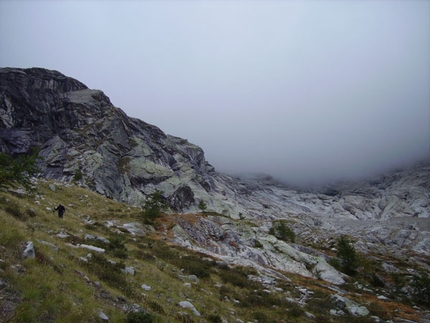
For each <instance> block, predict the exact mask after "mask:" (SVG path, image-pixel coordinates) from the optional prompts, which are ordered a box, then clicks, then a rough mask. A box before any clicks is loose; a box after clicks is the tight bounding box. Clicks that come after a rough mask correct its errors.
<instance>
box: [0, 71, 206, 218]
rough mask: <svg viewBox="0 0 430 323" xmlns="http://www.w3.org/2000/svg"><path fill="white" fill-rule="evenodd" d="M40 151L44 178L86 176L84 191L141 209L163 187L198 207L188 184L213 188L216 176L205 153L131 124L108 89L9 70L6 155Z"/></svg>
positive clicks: (0, 138)
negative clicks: (36, 149) (94, 192)
mask: <svg viewBox="0 0 430 323" xmlns="http://www.w3.org/2000/svg"><path fill="white" fill-rule="evenodd" d="M34 147H39V148H41V150H40V155H41V156H42V157H43V161H42V162H41V164H40V167H41V169H42V170H43V176H45V177H47V178H53V179H61V180H65V181H71V180H73V178H74V177H75V176H76V175H77V174H82V175H83V178H82V180H81V182H82V185H85V186H87V187H89V188H90V189H92V190H95V191H97V192H99V193H100V194H106V195H107V196H109V197H113V198H115V199H117V200H120V201H124V202H129V203H134V204H138V203H140V202H141V201H142V198H143V197H144V195H146V194H149V193H152V192H153V191H154V190H156V189H161V190H163V191H164V192H165V194H166V195H167V196H170V195H171V196H180V197H181V198H185V200H183V201H182V202H178V201H177V198H172V199H171V200H172V201H176V202H174V209H175V210H180V209H181V207H182V206H189V205H190V203H192V202H193V193H192V190H191V188H190V187H189V186H188V188H189V190H185V191H184V189H179V188H180V187H181V186H182V184H181V183H183V182H192V183H193V185H194V187H195V188H196V189H200V188H202V189H203V190H205V191H208V190H210V189H211V187H210V178H211V176H210V173H211V172H213V171H214V170H213V167H211V166H210V165H209V164H208V163H207V162H206V161H205V158H204V153H203V150H202V149H201V148H200V147H198V146H195V145H193V144H191V143H189V142H188V141H186V140H184V139H181V138H176V137H173V136H169V135H166V134H165V133H164V132H163V131H161V130H160V129H159V128H157V127H155V126H153V125H150V124H147V123H145V122H143V121H141V120H138V119H134V118H129V117H128V116H127V115H126V114H125V113H124V112H123V111H122V110H120V109H119V108H116V107H114V106H113V105H112V103H111V102H110V100H109V98H108V97H107V96H106V95H105V94H104V93H103V92H102V91H99V90H91V89H88V87H87V86H85V85H84V84H82V83H81V82H79V81H77V80H74V79H72V78H70V77H66V76H65V75H63V74H61V73H59V72H56V71H50V70H45V69H40V68H30V69H14V68H2V69H0V151H1V152H6V153H9V154H12V155H13V154H23V153H28V152H29V151H30V150H31V149H32V148H34ZM178 189H179V190H178ZM190 190H191V192H190Z"/></svg>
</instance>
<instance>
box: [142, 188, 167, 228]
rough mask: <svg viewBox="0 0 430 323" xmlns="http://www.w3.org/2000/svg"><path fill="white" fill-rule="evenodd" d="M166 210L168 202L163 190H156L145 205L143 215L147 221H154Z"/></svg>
mask: <svg viewBox="0 0 430 323" xmlns="http://www.w3.org/2000/svg"><path fill="white" fill-rule="evenodd" d="M164 210H167V204H166V201H165V199H164V196H163V193H162V192H161V191H155V192H154V193H153V194H151V195H150V197H149V198H148V199H147V200H146V202H145V204H144V205H143V216H144V218H145V221H147V222H148V223H152V222H153V221H154V220H155V219H157V218H158V217H159V216H160V215H161V212H162V211H164Z"/></svg>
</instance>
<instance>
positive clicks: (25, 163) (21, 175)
mask: <svg viewBox="0 0 430 323" xmlns="http://www.w3.org/2000/svg"><path fill="white" fill-rule="evenodd" d="M38 153H39V150H34V151H33V152H32V153H31V154H29V155H21V156H18V157H17V158H14V157H12V156H10V155H7V154H5V153H0V187H5V188H14V187H18V186H23V187H24V188H26V189H30V188H31V182H30V178H31V177H32V176H34V175H36V174H37V173H38V172H39V168H38V167H37V165H36V162H37V160H38V159H40V157H39V156H38Z"/></svg>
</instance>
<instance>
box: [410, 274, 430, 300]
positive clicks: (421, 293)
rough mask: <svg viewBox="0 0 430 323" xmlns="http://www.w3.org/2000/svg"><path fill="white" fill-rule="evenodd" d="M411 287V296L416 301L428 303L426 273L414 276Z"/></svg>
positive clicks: (428, 279)
mask: <svg viewBox="0 0 430 323" xmlns="http://www.w3.org/2000/svg"><path fill="white" fill-rule="evenodd" d="M411 287H412V296H413V298H414V300H415V301H416V302H417V303H420V304H426V305H429V304H430V277H429V276H428V275H427V274H425V273H422V274H421V275H419V276H414V278H413V279H412V283H411Z"/></svg>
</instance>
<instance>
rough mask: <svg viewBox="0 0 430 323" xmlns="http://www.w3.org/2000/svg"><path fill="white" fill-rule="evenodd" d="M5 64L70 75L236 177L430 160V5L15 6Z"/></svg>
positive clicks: (2, 34)
mask: <svg viewBox="0 0 430 323" xmlns="http://www.w3.org/2000/svg"><path fill="white" fill-rule="evenodd" d="M0 66H2V67H5V66H11V67H44V68H48V69H55V70H58V71H60V72H62V73H64V74H66V75H67V76H71V77H73V78H76V79H78V80H80V81H81V82H83V83H85V84H86V85H87V86H88V87H90V88H95V89H101V90H103V91H104V92H105V94H106V95H107V96H109V97H110V99H111V101H112V103H113V104H114V105H115V106H117V107H120V108H121V109H122V110H124V111H125V112H126V113H127V114H128V115H129V116H132V117H136V118H139V119H141V120H143V121H146V122H148V123H151V124H154V125H156V126H158V127H160V128H161V129H162V130H163V131H164V132H166V133H168V134H171V135H175V136H179V137H182V138H186V139H188V140H189V141H190V142H192V143H195V144H197V145H199V146H201V147H202V148H203V150H204V151H205V155H206V159H207V160H208V161H209V162H210V163H211V164H212V165H213V166H215V168H216V169H217V170H218V171H222V172H227V173H238V172H265V173H269V174H272V175H274V176H277V177H282V178H283V179H284V180H287V181H290V182H300V181H302V182H309V181H311V182H312V181H317V182H318V181H321V180H326V179H338V178H342V177H346V178H356V177H360V176H369V175H372V174H374V173H375V172H379V171H382V170H385V169H389V168H391V167H401V166H403V165H405V164H406V163H408V162H413V161H416V160H418V159H421V158H424V157H427V158H429V157H430V1H425V0H423V1H413V0H412V1H411V0H409V1H406V0H405V1H334V0H332V1H322V0H321V1H281V0H277V1H262V0H261V1H239V0H237V1H234V0H233V1H197V0H195V1H89V0H88V1H70V0H69V1H35V0H31V1H12V0H11V1H6V0H0Z"/></svg>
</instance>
